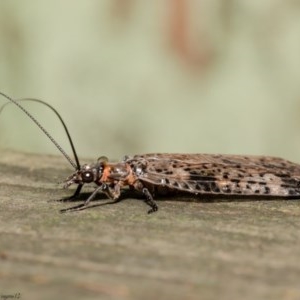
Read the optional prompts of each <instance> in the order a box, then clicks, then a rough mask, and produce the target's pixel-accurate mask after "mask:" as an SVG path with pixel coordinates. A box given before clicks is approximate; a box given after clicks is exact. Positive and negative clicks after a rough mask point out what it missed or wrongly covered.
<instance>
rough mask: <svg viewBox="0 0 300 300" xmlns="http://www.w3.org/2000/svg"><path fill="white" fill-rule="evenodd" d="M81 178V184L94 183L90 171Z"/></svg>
mask: <svg viewBox="0 0 300 300" xmlns="http://www.w3.org/2000/svg"><path fill="white" fill-rule="evenodd" d="M81 176H82V181H83V182H87V183H89V182H92V181H94V176H93V172H91V171H86V172H83V173H82V175H81Z"/></svg>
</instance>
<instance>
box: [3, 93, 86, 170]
mask: <svg viewBox="0 0 300 300" xmlns="http://www.w3.org/2000/svg"><path fill="white" fill-rule="evenodd" d="M0 95H2V96H3V97H5V98H6V99H8V100H9V101H10V102H8V103H5V104H4V105H2V107H1V108H0V113H1V112H2V110H3V109H4V107H5V106H6V105H7V104H9V103H13V104H15V105H16V106H17V107H19V108H20V109H21V110H22V111H23V112H24V113H25V114H26V115H27V116H28V117H29V118H30V119H31V120H32V121H33V122H34V123H35V124H36V125H37V126H38V127H39V128H40V129H41V130H42V131H43V132H44V134H45V135H46V136H47V137H48V138H49V140H50V141H51V142H52V143H53V144H54V145H55V146H56V148H57V149H58V150H59V151H60V152H61V153H62V154H63V156H64V157H65V158H66V159H67V160H68V162H69V163H70V164H71V165H72V167H73V168H74V169H76V170H79V169H80V163H79V159H78V156H77V153H76V151H75V147H74V144H73V141H72V138H71V135H70V133H69V131H68V128H67V126H66V124H65V122H64V121H63V119H62V117H61V116H60V114H59V113H58V112H57V110H56V109H54V107H52V106H51V105H50V104H48V103H46V102H44V101H42V100H39V99H34V98H32V99H31V98H25V99H19V100H14V99H12V98H11V97H9V96H7V95H6V94H4V93H2V92H0ZM19 101H34V102H38V103H41V104H44V105H46V106H47V107H49V108H50V109H51V110H52V111H53V112H54V113H55V114H56V116H57V117H58V118H59V120H60V121H61V123H62V125H63V127H64V129H65V132H66V134H67V136H68V139H69V142H70V145H71V148H72V151H73V155H74V158H75V162H76V163H75V162H74V161H73V160H72V159H71V158H70V156H69V155H68V154H67V153H66V152H65V151H64V150H63V148H62V147H61V146H60V145H59V144H58V143H57V142H56V141H55V139H54V138H53V137H52V136H51V135H50V133H49V132H48V131H47V130H46V129H45V128H44V127H43V126H42V125H41V124H40V123H39V122H38V121H37V120H36V118H35V117H33V116H32V115H31V114H30V113H29V112H28V111H27V110H26V109H25V108H24V107H23V106H22V105H21V104H20V103H18V102H19Z"/></svg>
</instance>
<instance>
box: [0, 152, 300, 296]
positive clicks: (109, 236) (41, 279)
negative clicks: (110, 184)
mask: <svg viewBox="0 0 300 300" xmlns="http://www.w3.org/2000/svg"><path fill="white" fill-rule="evenodd" d="M91 161H92V160H90V161H89V162H91ZM72 171H73V170H71V169H70V168H69V166H68V164H67V163H66V162H65V161H64V159H63V158H61V157H56V156H41V155H32V154H23V153H17V152H11V151H4V150H2V151H1V152H0V201H1V202H0V295H12V294H15V293H20V294H21V297H22V299H54V298H58V297H59V298H60V299H78V298H85V299H99V297H101V299H154V298H155V299H221V298H222V299H230V300H234V299H241V298H243V299H251V300H252V299H272V300H274V299H299V298H300V287H299V278H300V265H299V263H298V262H299V260H300V251H299V249H300V230H299V227H300V202H299V201H297V200H293V201H285V200H272V201H270V200H263V201H241V202H239V201H237V200H234V201H215V202H205V201H203V202H193V201H188V200H189V199H181V200H182V201H178V200H176V201H173V199H167V200H166V199H164V200H163V201H159V200H160V199H157V200H158V204H159V207H160V210H159V211H158V212H157V213H155V214H152V215H147V214H146V213H145V204H144V203H143V201H140V200H137V199H131V198H130V199H126V200H124V201H121V202H120V203H117V204H114V205H101V204H105V203H106V202H107V200H105V201H101V200H100V201H99V202H98V201H94V202H93V203H92V204H91V208H89V209H86V210H83V211H80V212H70V213H66V214H60V213H59V210H60V209H61V208H65V207H68V206H70V203H61V202H56V201H53V200H56V199H59V198H61V197H63V196H67V195H69V194H71V191H65V190H61V188H60V186H59V185H57V182H59V181H62V180H64V179H65V177H66V176H67V175H69V174H70V173H72ZM89 191H90V190H89ZM87 196H88V194H87V193H83V195H82V197H81V200H82V199H84V198H85V197H87ZM98 200H99V199H98ZM204 200H205V199H204Z"/></svg>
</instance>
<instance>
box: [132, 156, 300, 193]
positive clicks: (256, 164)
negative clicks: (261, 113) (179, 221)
mask: <svg viewBox="0 0 300 300" xmlns="http://www.w3.org/2000/svg"><path fill="white" fill-rule="evenodd" d="M128 163H130V165H131V167H132V168H133V170H134V171H135V173H136V175H137V176H138V178H139V180H141V181H143V182H146V183H148V184H153V185H156V186H163V187H166V188H169V189H172V190H178V191H184V192H190V193H193V194H209V195H225V194H227V195H228V194H231V195H248V196H251V195H264V196H274V197H275V196H277V197H297V196H298V195H300V165H298V164H295V163H292V162H289V161H286V160H284V159H281V158H274V157H264V156H239V155H211V154H145V155H136V156H134V157H133V158H132V159H129V160H128Z"/></svg>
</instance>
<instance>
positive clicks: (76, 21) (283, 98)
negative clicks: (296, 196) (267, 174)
mask: <svg viewBox="0 0 300 300" xmlns="http://www.w3.org/2000/svg"><path fill="white" fill-rule="evenodd" d="M0 90H1V91H3V92H5V93H7V94H8V95H10V96H12V97H14V98H22V97H36V98H40V99H43V100H45V101H47V102H49V103H50V104H52V105H53V106H54V107H55V108H57V110H58V111H59V112H60V113H61V115H62V117H63V118H64V119H65V121H66V123H67V124H68V126H69V130H70V132H71V134H72V136H73V138H74V143H75V145H76V147H77V151H78V153H79V155H80V156H81V157H91V158H97V157H99V156H100V155H106V156H108V157H110V158H113V159H118V158H122V156H123V155H125V154H136V153H147V152H198V153H201V152H203V153H231V154H261V155H275V156H281V157H285V158H287V159H290V160H295V161H298V162H300V1H296V0H294V1H279V0H274V1H267V0H260V1H258V0H254V1H243V0H214V1H211V0H201V1H200V0H199V1H196V0H168V1H161V0H155V1H142V0H140V1H137V0H86V1H71V0H64V1H58V0H52V1H41V0H27V1H16V0H1V2H0ZM5 102H6V100H5V99H4V98H3V99H2V100H1V104H2V103H5ZM24 106H26V108H27V109H28V110H29V111H30V112H32V114H34V115H35V116H36V117H37V119H38V120H40V121H41V123H42V124H43V125H44V126H45V127H46V128H47V129H48V130H49V131H50V133H51V134H53V136H54V137H55V138H56V139H57V140H58V141H59V143H61V144H62V146H63V147H64V148H65V149H66V150H67V151H68V152H69V153H70V150H69V145H68V143H67V140H66V138H65V134H64V131H63V129H62V127H61V125H60V123H59V122H58V120H57V119H56V118H55V116H54V115H53V114H52V113H51V112H50V111H49V110H48V109H47V108H45V107H42V106H39V105H36V104H35V103H26V104H25V103H24ZM0 147H1V148H10V149H15V150H23V151H29V152H45V153H53V154H58V152H57V150H56V148H55V147H54V146H53V145H52V144H51V143H50V142H49V141H48V140H47V139H46V137H44V136H43V134H42V133H40V132H39V130H38V129H37V128H36V127H35V125H33V124H32V123H31V122H30V121H29V120H27V119H26V117H25V116H24V115H23V114H22V113H21V112H20V111H19V110H18V109H17V108H15V107H13V106H12V105H10V106H9V107H7V108H5V110H4V111H3V113H2V114H1V115H0Z"/></svg>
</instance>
